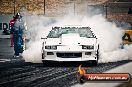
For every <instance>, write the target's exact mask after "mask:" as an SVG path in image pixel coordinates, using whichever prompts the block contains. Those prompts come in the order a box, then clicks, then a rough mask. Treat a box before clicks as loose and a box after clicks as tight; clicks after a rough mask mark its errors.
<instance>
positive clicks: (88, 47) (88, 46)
mask: <svg viewBox="0 0 132 87" xmlns="http://www.w3.org/2000/svg"><path fill="white" fill-rule="evenodd" d="M82 49H94V45H82Z"/></svg>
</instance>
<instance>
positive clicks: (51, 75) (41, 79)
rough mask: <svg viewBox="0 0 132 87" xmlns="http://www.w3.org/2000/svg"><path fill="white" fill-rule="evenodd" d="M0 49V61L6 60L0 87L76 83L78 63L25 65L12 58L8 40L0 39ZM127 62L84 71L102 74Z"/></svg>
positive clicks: (63, 86) (1, 65) (1, 64)
mask: <svg viewBox="0 0 132 87" xmlns="http://www.w3.org/2000/svg"><path fill="white" fill-rule="evenodd" d="M4 43H6V44H4ZM5 45H6V46H5ZM0 47H1V48H2V49H0V60H1V61H2V60H3V59H7V60H6V61H4V62H3V61H2V62H0V87H70V86H72V85H74V84H77V83H78V80H77V71H78V66H79V63H77V64H73V63H48V64H46V65H43V64H33V63H26V62H24V60H22V58H16V59H15V58H13V57H12V53H11V52H12V51H10V50H12V48H9V40H1V39H0ZM6 49H8V50H6ZM9 49H10V50H9ZM128 62H131V61H129V60H123V61H118V62H109V63H100V64H99V65H98V66H91V65H90V64H88V65H87V67H86V66H85V69H86V71H87V72H88V73H102V72H105V71H107V70H110V69H112V68H115V67H117V66H121V65H123V64H126V63H128ZM47 65H50V66H47Z"/></svg>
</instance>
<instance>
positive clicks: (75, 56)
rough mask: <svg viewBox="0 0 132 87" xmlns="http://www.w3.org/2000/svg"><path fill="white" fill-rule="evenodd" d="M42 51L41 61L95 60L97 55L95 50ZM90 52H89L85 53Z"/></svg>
mask: <svg viewBox="0 0 132 87" xmlns="http://www.w3.org/2000/svg"><path fill="white" fill-rule="evenodd" d="M50 53H51V54H50V55H49V52H44V53H43V54H42V56H43V57H42V61H44V60H45V61H60V62H61V61H65V62H66V61H89V60H97V55H96V52H95V51H92V52H91V51H87V52H50ZM86 53H91V54H86Z"/></svg>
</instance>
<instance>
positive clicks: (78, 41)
mask: <svg viewBox="0 0 132 87" xmlns="http://www.w3.org/2000/svg"><path fill="white" fill-rule="evenodd" d="M45 41H46V45H93V44H95V43H96V41H97V39H96V38H86V37H80V36H79V34H63V35H62V36H61V37H60V38H47V39H46V40H45Z"/></svg>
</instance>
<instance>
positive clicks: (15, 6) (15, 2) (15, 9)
mask: <svg viewBox="0 0 132 87" xmlns="http://www.w3.org/2000/svg"><path fill="white" fill-rule="evenodd" d="M15 14H16V0H14V15H15Z"/></svg>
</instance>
